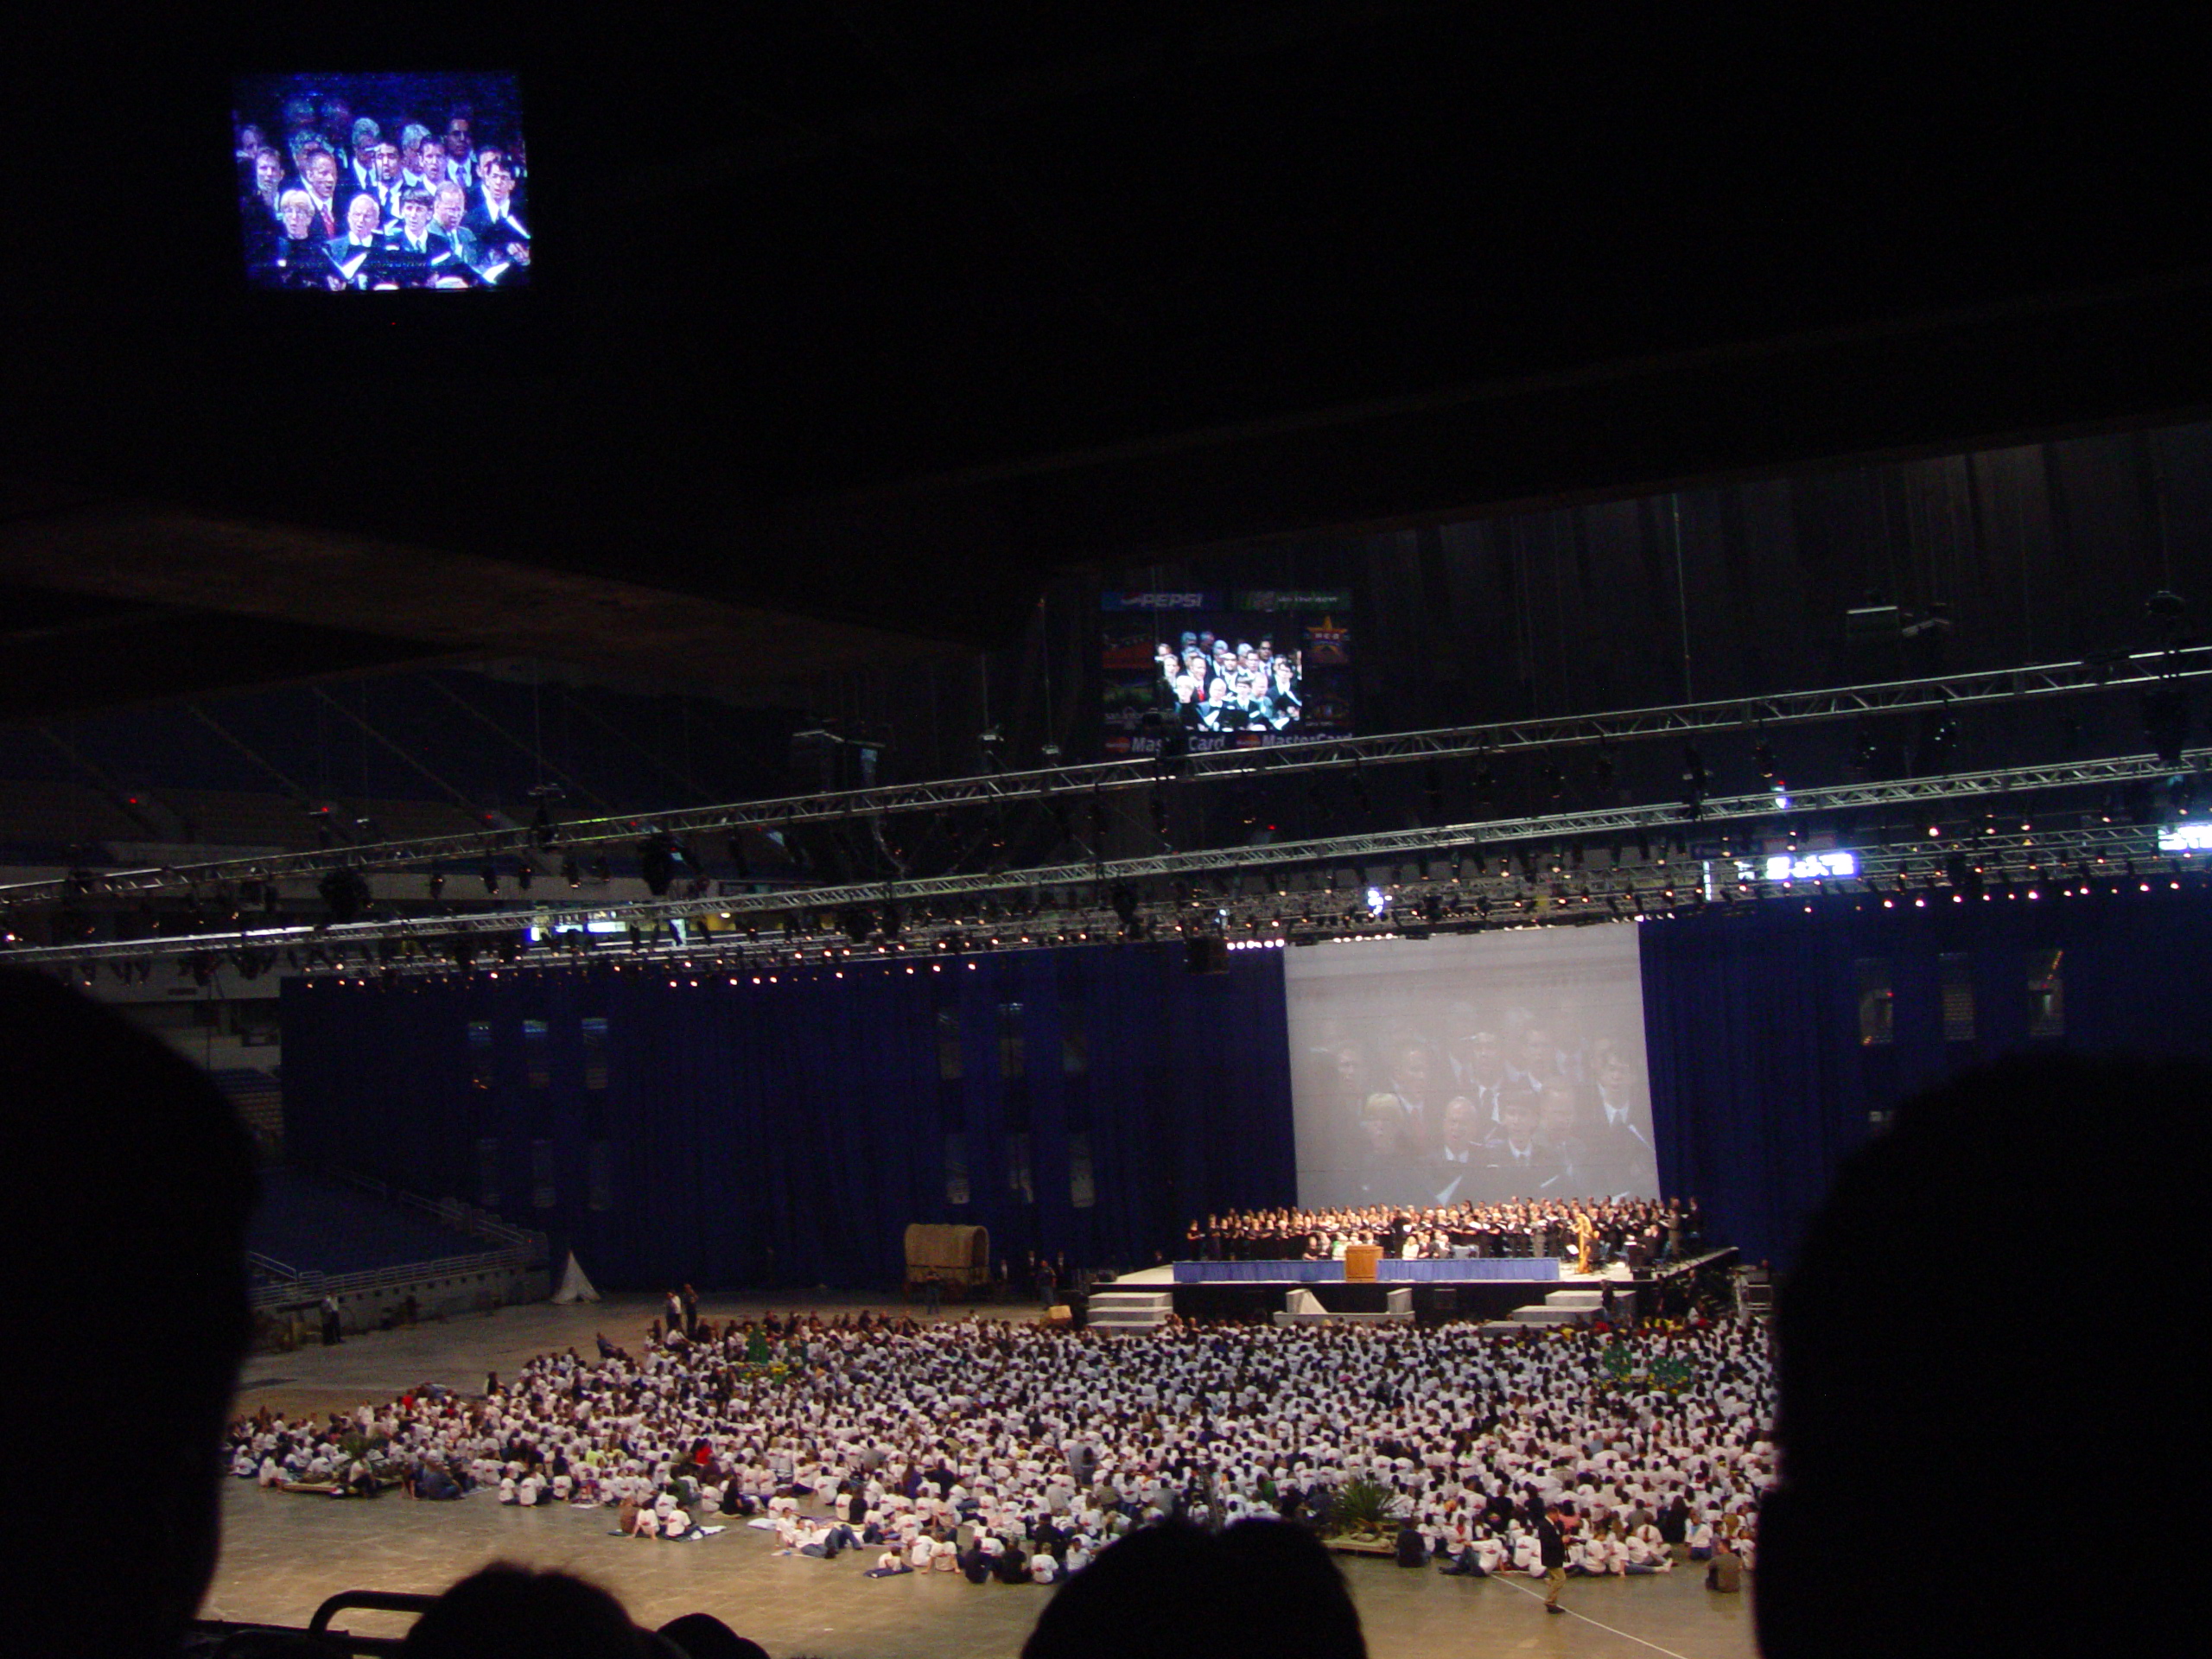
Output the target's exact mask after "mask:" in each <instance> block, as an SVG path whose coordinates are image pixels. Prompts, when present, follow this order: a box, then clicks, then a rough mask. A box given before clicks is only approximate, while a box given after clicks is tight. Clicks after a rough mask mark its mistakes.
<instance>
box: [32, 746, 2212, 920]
mask: <svg viewBox="0 0 2212 1659" xmlns="http://www.w3.org/2000/svg"><path fill="white" fill-rule="evenodd" d="M2207 765H2212V749H2192V750H2190V751H2188V752H2186V753H2184V754H2183V756H2182V758H2181V760H2179V761H2178V762H2176V763H2172V764H2169V763H2168V762H2165V761H2163V760H2159V759H2158V757H2157V756H2155V755H2148V754H2138V755H2122V756H2115V757H2111V758H2108V759H2105V760H2064V761H2055V762H2051V763H2049V764H2047V765H2043V766H2010V767H2003V768H1999V769H1995V770H1990V771H1982V772H1953V773H1949V774H1948V775H1945V776H1942V777H1936V778H1912V779H1890V780H1887V781H1884V782H1875V783H1866V784H1837V785H1829V786H1827V787H1826V788H1820V789H1802V790H1793V791H1790V794H1789V806H1787V807H1786V808H1785V807H1783V806H1781V805H1780V804H1778V802H1777V798H1776V797H1775V796H1774V795H1772V794H1771V793H1768V792H1764V791H1763V792H1761V793H1758V794H1755V795H1734V796H1727V797H1723V798H1714V799H1712V800H1708V801H1707V802H1705V803H1704V804H1702V806H1701V808H1700V811H1699V814H1698V816H1697V817H1695V818H1691V817H1687V816H1686V810H1685V808H1684V806H1683V805H1682V804H1681V803H1679V802H1669V803H1663V804H1652V805H1643V806H1626V807H1619V808H1604V809H1599V810H1594V811H1583V812H1560V813H1553V814H1549V815H1547V816H1544V817H1524V818H1504V819H1497V820H1492V821H1490V822H1486V823H1460V824H1446V825H1443V826H1440V827H1438V828H1435V829H1396V830H1384V831H1378V832H1376V833H1373V834H1369V835H1357V836H1329V837H1326V838H1324V839H1319V840H1313V841H1289V842H1270V843H1268V845H1266V846H1262V847H1234V848H1222V849H1208V850H1205V851H1199V852H1185V853H1177V852H1166V853H1158V854H1154V855H1150V856H1148V857H1145V858H1124V859H1114V860H1110V861H1103V862H1098V863H1090V864H1055V865H1044V866H1029V867H1026V868H1020V869H1011V870H999V871H986V872H982V873H980V874H972V875H940V876H923V877H917V878H915V879H914V880H905V881H890V882H885V881H866V882H852V883H848V884H844V885H842V886H837V887H808V888H804V889H799V890H793V891H775V892H769V893H731V894H724V895H719V896H714V897H708V896H704V895H702V896H700V897H698V898H691V899H644V900H633V901H631V902H628V903H626V904H601V905H594V904H592V903H590V902H589V901H588V900H582V899H570V900H569V901H568V902H567V903H560V902H557V901H551V900H547V901H540V902H536V903H531V904H529V905H519V906H514V907H512V908H508V909H502V910H484V911H474V912H467V913H465V914H461V915H437V916H406V917H394V918H386V919H382V920H377V921H367V922H352V923H345V924H332V925H329V926H327V927H324V928H321V929H302V928H301V927H299V926H297V925H287V926H283V927H278V928H267V929H258V930H257V929H251V928H248V929H245V930H242V931H226V932H221V933H202V934H188V935H182V934H180V935H169V936H167V937H162V938H147V939H134V940H128V941H123V940H118V941H114V942H105V941H103V942H100V943H97V944H74V945H38V946H30V947H19V948H17V949H16V950H7V951H4V952H0V960H5V961H10V962H22V963H60V962H97V961H105V960H108V959H110V958H114V957H127V958H130V959H132V960H137V959H141V958H144V957H177V956H189V955H194V954H197V953H199V952H201V951H223V950H247V949H255V948H261V947H264V946H270V945H275V946H284V945H296V944H301V943H302V942H303V941H314V942H320V943H321V944H325V945H326V946H334V947H340V948H344V947H347V946H352V945H355V944H372V943H375V942H376V941H378V940H382V939H407V938H447V937H451V936H454V935H460V934H497V933H512V932H513V931H515V930H516V929H517V928H518V927H521V926H523V925H527V924H530V923H533V922H535V923H538V924H541V925H547V926H561V925H570V924H571V923H572V922H573V921H574V920H575V919H576V918H583V917H586V916H591V915H600V916H606V915H615V916H619V917H620V918H622V919H624V920H626V921H631V922H633V923H634V924H635V925H637V926H638V927H639V929H640V930H648V931H649V930H652V929H653V928H656V927H658V925H661V924H663V923H665V922H667V921H670V920H672V919H675V918H690V917H693V916H707V915H720V916H731V917H736V916H762V915H780V914H783V913H786V912H834V911H836V910H839V909H841V908H843V907H845V906H876V905H883V904H911V903H914V902H918V901H923V900H928V899H964V898H971V897H972V898H982V897H987V896H990V895H993V894H998V893H1033V892H1036V891H1038V890H1040V889H1046V888H1054V887H1091V888H1093V889H1094V890H1095V891H1096V893H1097V894H1098V895H1099V896H1100V902H1101V904H1102V905H1103V902H1104V900H1103V895H1104V893H1105V892H1106V890H1107V889H1108V888H1109V887H1111V886H1112V885H1113V884H1115V883H1117V882H1128V881H1136V880H1146V879H1148V878H1154V877H1160V876H1182V875H1207V874H1247V873H1252V872H1257V871H1262V870H1270V869H1280V868H1285V867H1288V866H1297V865H1314V866H1322V865H1329V864H1343V863H1347V862H1354V861H1362V860H1370V859H1389V858H1393V857H1403V856H1417V855H1433V854H1439V853H1451V852H1453V851H1455V850H1469V851H1471V850H1473V849H1478V848H1485V849H1487V848H1506V847H1511V846H1513V845H1516V844H1517V843H1523V842H1572V841H1576V840H1580V839H1586V838H1588V837H1592V836H1611V835H1636V834H1638V833H1642V834H1644V835H1647V836H1649V835H1651V834H1653V833H1655V832H1656V833H1661V834H1666V835H1671V836H1678V837H1679V836H1696V835H1698V834H1699V833H1700V830H1701V829H1705V828H1707V827H1711V826H1716V825H1719V824H1721V823H1741V822H1744V821H1747V820H1748V821H1753V822H1756V821H1758V820H1762V819H1764V820H1768V821H1773V820H1777V819H1783V820H1787V819H1790V818H1802V817H1811V816H1815V815H1818V814H1820V813H1823V812H1835V811H1842V810H1851V809H1854V808H1859V807H1887V806H1909V805H1928V804H1936V803H1940V802H1946V801H1962V800H1974V799H1980V798H1987V797H1991V796H2001V795H2016V794H2020V793H2024V792H2039V791H2055V790H2064V789H2082V788H2093V787H2095V786H2097V785H2115V784H2126V783H2134V782H2138V781H2141V780H2144V779H2158V778H2164V777H2167V776H2170V775H2171V774H2173V773H2175V772H2186V771H2193V770H2195V769H2196V768H2199V767H2202V766H2207Z"/></svg>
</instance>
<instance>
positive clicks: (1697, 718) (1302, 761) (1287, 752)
mask: <svg viewBox="0 0 2212 1659" xmlns="http://www.w3.org/2000/svg"><path fill="white" fill-rule="evenodd" d="M2207 676H2212V645H2194V646H2190V647H2188V648H2187V649H2183V650H2176V651H2172V652H2137V653H2135V654H2134V655H2133V656H2129V657H2125V658H2115V659H2112V660H2110V661H2107V662H2103V663H2050V664H2042V665H2039V666H2035V667H2029V668H2008V669H1995V670H1991V671H1988V672H1986V673H1980V674H1956V675H1951V676H1948V677H1943V678H1939V679H1923V680H1892V681H1886V682H1882V683H1875V684H1869V685H1855V686H1843V687H1839V688H1836V689H1834V690H1826V691H1793V692H1786V693H1783V694H1781V695H1778V696H1768V697H1739V698H1733V699H1730V700H1727V701H1725V702H1690V703H1679V704H1673V705H1669V706H1666V707H1661V708H1653V709H1624V710H1618V711H1615V712H1613V713H1610V714H1595V715H1562V716H1560V717H1558V718H1555V719H1547V720H1528V721H1505V722H1500V723H1497V724H1492V725H1485V726H1455V727H1448V728H1440V729H1438V730H1435V731H1427V732H1399V733H1394V734H1384V735H1381V736H1376V737H1346V738H1331V739H1327V740H1325V741H1316V742H1312V743H1294V744H1286V745H1283V746H1281V747H1275V748H1263V749H1223V750H1217V751H1214V752H1211V753H1199V754H1192V755H1190V756H1188V757H1186V758H1185V759H1184V760H1179V761H1177V762H1175V763H1174V772H1173V776H1174V777H1175V778H1176V779H1179V780H1180V781H1183V782H1211V781H1218V780H1222V779H1238V778H1256V777H1268V776H1274V775H1277V774H1285V773H1298V772H1328V771H1341V770H1344V769H1346V768H1349V767H1354V766H1368V765H1377V766H1380V765H1389V764H1395V763H1402V762H1405V761H1412V760H1446V759H1451V758H1452V757H1455V756H1456V757H1465V756H1469V755H1484V754H1507V753H1522V752H1526V751H1531V750H1541V749H1551V748H1570V747H1580V746H1584V745H1588V744H1593V743H1612V742H1619V741H1637V740H1642V739H1647V738H1656V737H1689V736H1694V735H1695V734H1698V733H1700V732H1713V731H1735V730H1741V729H1743V728H1751V727H1765V726H1796V725H1804V724H1807V723H1809V722H1813V721H1827V720H1847V719H1852V718H1855V717H1857V716H1859V715H1896V714H1910V713H1913V712H1915V711H1920V710H1927V709H1944V708H1957V707H1964V706H1969V705H1974V704H1980V703H1993V702H2014V701H2017V700H2018V699H2021V698H2024V697H2040V696H2058V695H2065V694H2071V693H2078V692H2088V691H2101V690H2115V689H2124V688H2126V687H2129V686H2137V687H2140V686H2146V685H2152V684H2155V683H2160V682H2162V681H2171V680H2188V679H2198V678H2202V677H2207ZM1169 775H1170V774H1169V773H1168V772H1166V770H1164V769H1163V766H1162V763H1161V762H1160V760H1158V759H1157V758H1155V757H1154V756H1150V755H1146V756H1141V757H1137V758H1135V759H1131V760H1102V761H1095V762H1090V763H1088V764H1085V765H1081V766H1051V767H1046V768H1042V769H1039V770H1036V771H1030V772H991V773H984V774H981V775H978V776H975V777H969V778H951V779H938V780H937V781H935V782H931V783H919V784H899V785H887V786H886V787H882V788H878V789H855V790H842V791H832V792H829V793H826V794H819V795H798V796H790V797H785V798H779V799H776V800H767V801H751V802H739V803H735V804H729V805H723V806H702V807H693V808H690V809H688V810H683V811H679V812H664V813H636V814H629V815H626V816H623V817H596V818H579V819H575V820H572V821H570V822H569V823H563V824H562V825H560V826H559V828H558V830H557V834H558V836H559V837H560V842H559V849H558V850H560V851H563V852H575V851H578V850H581V849H588V848H593V847H605V846H612V845H616V844H621V843H628V842H635V841H637V840H638V839H639V837H640V836H643V835H645V834H647V833H649V832H652V831H659V832H664V833H666V834H669V835H672V836H691V835H709V834H714V833H717V832H720V833H727V832H728V831H730V830H733V829H759V830H772V829H784V828H785V827H787V826H791V825H796V824H805V823H836V822H839V821H841V820H845V819H851V818H864V817H874V816H876V815H878V814H881V813H896V812H921V811H932V810H943V809H945V808H950V807H964V806H977V805H990V804H1015V803H1019V802H1024V801H1046V800H1059V801H1073V800H1077V799H1080V798H1086V797H1093V796H1096V795H1100V794H1103V793H1104V792H1106V791H1121V790H1128V789H1138V788H1145V787H1150V786H1153V785H1158V784H1160V783H1161V782H1162V780H1163V779H1166V778H1167V777H1168V776H1169ZM534 849H535V843H534V842H533V841H532V839H531V830H530V829H529V828H528V827H526V826H524V827H513V828H488V827H487V828H486V829H481V830H472V831H470V832H468V833H467V834H465V835H454V836H425V837H423V838H421V839H419V840H414V841H390V842H372V843H369V844H365V845H361V846H355V847H334V848H326V849H320V850H318V851H315V852H312V853H280V854H277V855H271V856H268V857H262V858H234V859H222V860H215V861H209V862H207V863H203V864H190V865H173V866H166V867H163V868H156V869H139V870H104V871H101V872H99V891H101V892H104V893H125V894H135V893H156V892H162V891H168V890H175V889H180V888H190V887H207V886H214V885H218V884H220V883H224V882H236V881H249V880H264V879H274V878H277V877H283V876H293V877H301V876H314V875H321V874H324V873H325V872H327V871H330V870H335V869H391V868H404V867H406V866H409V865H415V864H429V863H437V862H440V861H453V862H462V861H471V860H477V859H482V858H486V857H489V856H493V855H498V854H502V853H506V854H518V855H519V854H527V853H530V852H531V851H533V850H534ZM66 896H67V883H66V882H63V881H51V880H49V881H29V882H21V883H18V884H16V885H15V886H13V887H0V903H6V904H40V903H53V902H56V901H58V900H60V899H62V898H64V897H66Z"/></svg>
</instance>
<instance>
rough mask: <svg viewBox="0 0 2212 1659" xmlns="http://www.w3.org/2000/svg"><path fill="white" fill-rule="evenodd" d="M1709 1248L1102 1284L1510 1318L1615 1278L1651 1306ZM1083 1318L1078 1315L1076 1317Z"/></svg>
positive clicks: (1252, 1315) (1256, 1267) (1289, 1266)
mask: <svg viewBox="0 0 2212 1659" xmlns="http://www.w3.org/2000/svg"><path fill="white" fill-rule="evenodd" d="M1732 1254H1733V1253H1732V1252H1731V1251H1725V1250H1722V1251H1713V1252H1710V1253H1708V1254H1707V1255H1700V1256H1698V1257H1696V1258H1694V1259H1693V1260H1691V1261H1688V1262H1680V1263H1675V1264H1671V1265H1669V1266H1668V1267H1666V1268H1660V1269H1656V1270H1651V1269H1646V1270H1645V1271H1643V1272H1640V1273H1631V1272H1630V1270H1629V1268H1627V1267H1626V1266H1624V1265H1623V1264H1622V1263H1619V1262H1615V1263H1613V1264H1611V1266H1610V1267H1607V1268H1605V1269H1603V1270H1602V1271H1600V1272H1598V1273H1593V1274H1580V1273H1577V1272H1575V1271H1574V1269H1573V1264H1572V1262H1570V1261H1569V1260H1567V1259H1564V1258H1561V1257H1559V1256H1470V1257H1464V1258H1459V1257H1455V1258H1452V1259H1451V1260H1448V1261H1425V1260H1424V1261H1412V1262H1404V1261H1389V1260H1385V1261H1383V1262H1377V1263H1376V1277H1375V1278H1374V1279H1373V1280H1371V1281H1363V1282H1360V1283H1348V1282H1346V1281H1345V1279H1344V1263H1343V1262H1168V1263H1166V1264H1164V1265H1162V1266H1160V1267H1156V1268H1145V1269H1143V1270H1142V1271H1141V1272H1137V1273H1128V1274H1122V1275H1121V1276H1120V1277H1119V1278H1117V1279H1116V1280H1114V1281H1112V1283H1111V1284H1109V1285H1102V1286H1100V1287H1098V1288H1099V1290H1101V1291H1150V1292H1154V1293H1158V1292H1161V1291H1166V1292H1172V1294H1173V1297H1174V1310H1175V1313H1177V1315H1178V1316H1179V1317H1180V1318H1183V1319H1243V1320H1249V1321H1252V1322H1255V1323H1266V1322H1269V1321H1272V1319H1274V1315H1275V1314H1277V1313H1281V1312H1282V1311H1283V1310H1284V1309H1285V1307H1286V1306H1287V1305H1288V1300H1289V1296H1290V1293H1291V1292H1292V1291H1294V1290H1306V1291H1311V1292H1312V1293H1313V1294H1314V1296H1315V1297H1316V1299H1317V1300H1319V1302H1320V1304H1321V1306H1323V1307H1325V1308H1326V1309H1328V1310H1329V1311H1330V1312H1332V1313H1369V1314H1375V1313H1383V1312H1384V1311H1386V1310H1387V1308H1388V1307H1389V1294H1390V1292H1391V1291H1392V1290H1393V1289H1398V1290H1404V1289H1410V1290H1411V1291H1412V1292H1413V1307H1414V1318H1415V1319H1418V1320H1420V1321H1421V1322H1423V1323H1433V1322H1435V1321H1438V1320H1442V1319H1479V1320H1484V1321H1485V1322H1495V1321H1504V1320H1507V1319H1511V1317H1512V1316H1513V1314H1514V1313H1515V1311H1516V1310H1517V1309H1522V1308H1531V1307H1538V1306H1543V1305H1544V1304H1545V1303H1546V1302H1547V1300H1548V1299H1549V1298H1550V1297H1551V1296H1552V1294H1553V1293H1554V1292H1558V1291H1575V1290H1589V1291H1599V1290H1602V1289H1603V1287H1605V1285H1606V1284H1607V1283H1611V1284H1612V1285H1613V1286H1614V1287H1616V1288H1617V1289H1618V1290H1619V1291H1623V1292H1640V1293H1642V1294H1638V1295H1637V1296H1636V1298H1635V1300H1636V1302H1637V1304H1640V1305H1641V1306H1642V1307H1643V1311H1644V1312H1645V1313H1649V1312H1651V1311H1653V1310H1654V1308H1655V1307H1656V1297H1655V1296H1654V1295H1653V1294H1652V1293H1653V1292H1654V1291H1655V1290H1656V1288H1657V1287H1659V1286H1660V1285H1661V1284H1662V1283H1665V1282H1667V1281H1673V1280H1676V1279H1679V1278H1681V1277H1683V1276H1684V1275H1687V1274H1692V1273H1694V1272H1695V1271H1696V1270H1697V1269H1698V1268H1700V1267H1703V1266H1705V1265H1707V1263H1709V1262H1716V1261H1719V1260H1720V1259H1721V1258H1723V1257H1725V1256H1728V1255H1732ZM1078 1317H1080V1316H1078Z"/></svg>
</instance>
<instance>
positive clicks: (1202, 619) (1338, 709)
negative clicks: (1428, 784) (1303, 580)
mask: <svg viewBox="0 0 2212 1659" xmlns="http://www.w3.org/2000/svg"><path fill="white" fill-rule="evenodd" d="M1104 598H1105V601H1106V609H1107V611H1108V613H1109V615H1108V618H1107V621H1106V626H1105V638H1104V644H1103V657H1102V664H1103V670H1104V714H1105V726H1106V733H1107V737H1106V750H1107V752H1108V753H1111V754H1143V753H1158V752H1159V750H1160V747H1161V746H1162V744H1163V743H1164V742H1166V741H1169V740H1170V739H1171V738H1172V739H1173V741H1176V742H1178V743H1179V744H1180V745H1182V746H1183V747H1184V748H1185V751H1186V752H1189V753H1202V752H1204V751H1206V750H1209V749H1219V748H1249V747H1274V745H1277V744H1282V743H1295V742H1302V741H1308V740H1311V739H1313V738H1319V737H1341V736H1345V735H1348V734H1350V733H1351V729H1352V721H1351V676H1350V674H1349V672H1348V671H1349V669H1350V667H1351V628H1350V626H1348V625H1347V624H1346V623H1344V621H1343V620H1341V612H1342V610H1343V609H1344V606H1345V605H1346V604H1347V603H1348V601H1349V596H1348V595H1346V594H1321V595H1308V594H1296V595H1287V594H1225V595H1224V594H1118V593H1109V594H1105V595H1104ZM1315 599H1318V600H1325V601H1334V602H1335V608H1334V609H1332V610H1329V611H1324V612H1321V613H1318V614H1317V613H1313V612H1312V611H1311V610H1310V609H1300V608H1295V607H1293V606H1287V605H1286V606H1281V607H1280V608H1278V607H1277V606H1278V604H1279V602H1280V601H1284V600H1292V601H1306V600H1315ZM1147 601H1152V603H1151V604H1149V605H1147ZM1168 601H1175V602H1173V603H1170V602H1168ZM1260 602H1264V608H1263V607H1262V603H1260Z"/></svg>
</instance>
